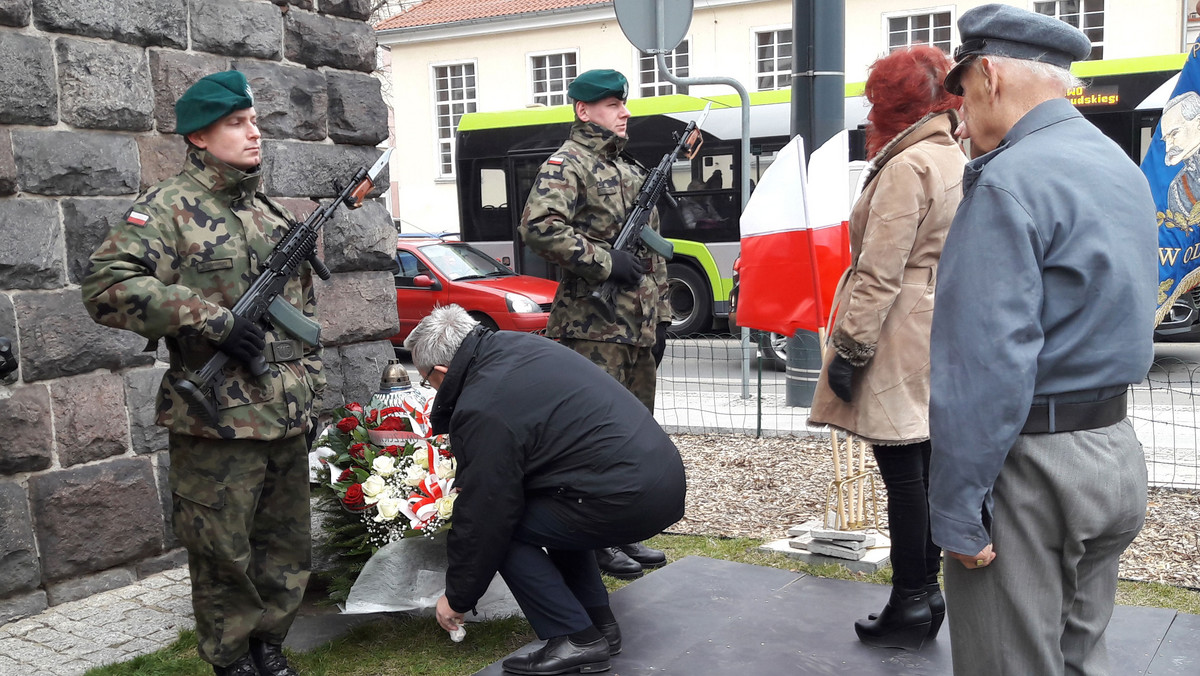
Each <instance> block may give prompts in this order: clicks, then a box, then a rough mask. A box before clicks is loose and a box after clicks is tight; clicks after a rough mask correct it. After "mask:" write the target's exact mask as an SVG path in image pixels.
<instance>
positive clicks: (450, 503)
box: [437, 493, 458, 519]
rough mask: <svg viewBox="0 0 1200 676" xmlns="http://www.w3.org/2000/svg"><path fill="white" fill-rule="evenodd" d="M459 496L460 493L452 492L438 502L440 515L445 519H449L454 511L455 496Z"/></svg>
mask: <svg viewBox="0 0 1200 676" xmlns="http://www.w3.org/2000/svg"><path fill="white" fill-rule="evenodd" d="M456 497H458V493H451V494H450V495H447V496H446V497H444V498H441V499H440V500H438V502H437V509H438V516H439V517H441V518H443V519H449V518H450V515H451V514H453V513H454V498H456Z"/></svg>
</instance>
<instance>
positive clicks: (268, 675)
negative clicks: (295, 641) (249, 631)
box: [250, 638, 300, 676]
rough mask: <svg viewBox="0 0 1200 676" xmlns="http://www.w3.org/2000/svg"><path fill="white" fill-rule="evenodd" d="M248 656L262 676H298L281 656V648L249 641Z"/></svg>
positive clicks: (261, 642)
mask: <svg viewBox="0 0 1200 676" xmlns="http://www.w3.org/2000/svg"><path fill="white" fill-rule="evenodd" d="M250 656H251V657H253V658H254V664H255V665H257V666H258V673H259V674H261V675H262V676H300V674H298V673H296V670H295V669H293V668H292V667H291V666H290V665H289V664H288V661H287V658H286V657H284V656H283V646H280V645H275V644H274V643H267V642H266V641H260V640H258V639H253V638H252V639H250Z"/></svg>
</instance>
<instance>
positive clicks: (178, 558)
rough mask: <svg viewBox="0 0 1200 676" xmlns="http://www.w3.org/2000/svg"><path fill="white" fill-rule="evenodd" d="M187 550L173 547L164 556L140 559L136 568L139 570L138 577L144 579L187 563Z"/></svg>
mask: <svg viewBox="0 0 1200 676" xmlns="http://www.w3.org/2000/svg"><path fill="white" fill-rule="evenodd" d="M187 560H188V559H187V550H186V549H172V550H171V551H169V552H167V553H166V554H163V555H162V556H155V557H154V558H150V559H146V560H144V561H139V562H138V564H137V566H135V567H134V568H135V570H136V571H137V576H138V579H139V580H141V579H144V578H147V577H150V576H151V575H157V574H159V573H161V572H163V571H165V570H175V569H176V568H182V567H183V566H186V565H187Z"/></svg>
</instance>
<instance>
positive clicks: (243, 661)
mask: <svg viewBox="0 0 1200 676" xmlns="http://www.w3.org/2000/svg"><path fill="white" fill-rule="evenodd" d="M213 673H214V674H216V675H217V676H261V672H259V670H258V667H255V666H254V660H252V659H251V658H250V654H249V653H247V654H245V655H242V656H241V657H239V658H237V659H236V660H235V661H234V662H233V664H231V665H229V666H227V667H218V666H217V665H215V664H214V665H213Z"/></svg>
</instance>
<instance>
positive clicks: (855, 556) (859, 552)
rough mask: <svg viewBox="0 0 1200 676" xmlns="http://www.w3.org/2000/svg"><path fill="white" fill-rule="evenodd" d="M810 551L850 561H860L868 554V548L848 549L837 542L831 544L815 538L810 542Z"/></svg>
mask: <svg viewBox="0 0 1200 676" xmlns="http://www.w3.org/2000/svg"><path fill="white" fill-rule="evenodd" d="M808 551H810V552H812V553H813V554H823V555H825V556H832V557H834V558H837V559H847V560H850V561H858V560H859V559H861V558H863V557H864V556H866V555H867V550H866V549H848V548H846V547H841V546H838V545H835V544H830V543H829V542H828V541H822V540H813V541H812V542H810V543H808Z"/></svg>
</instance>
